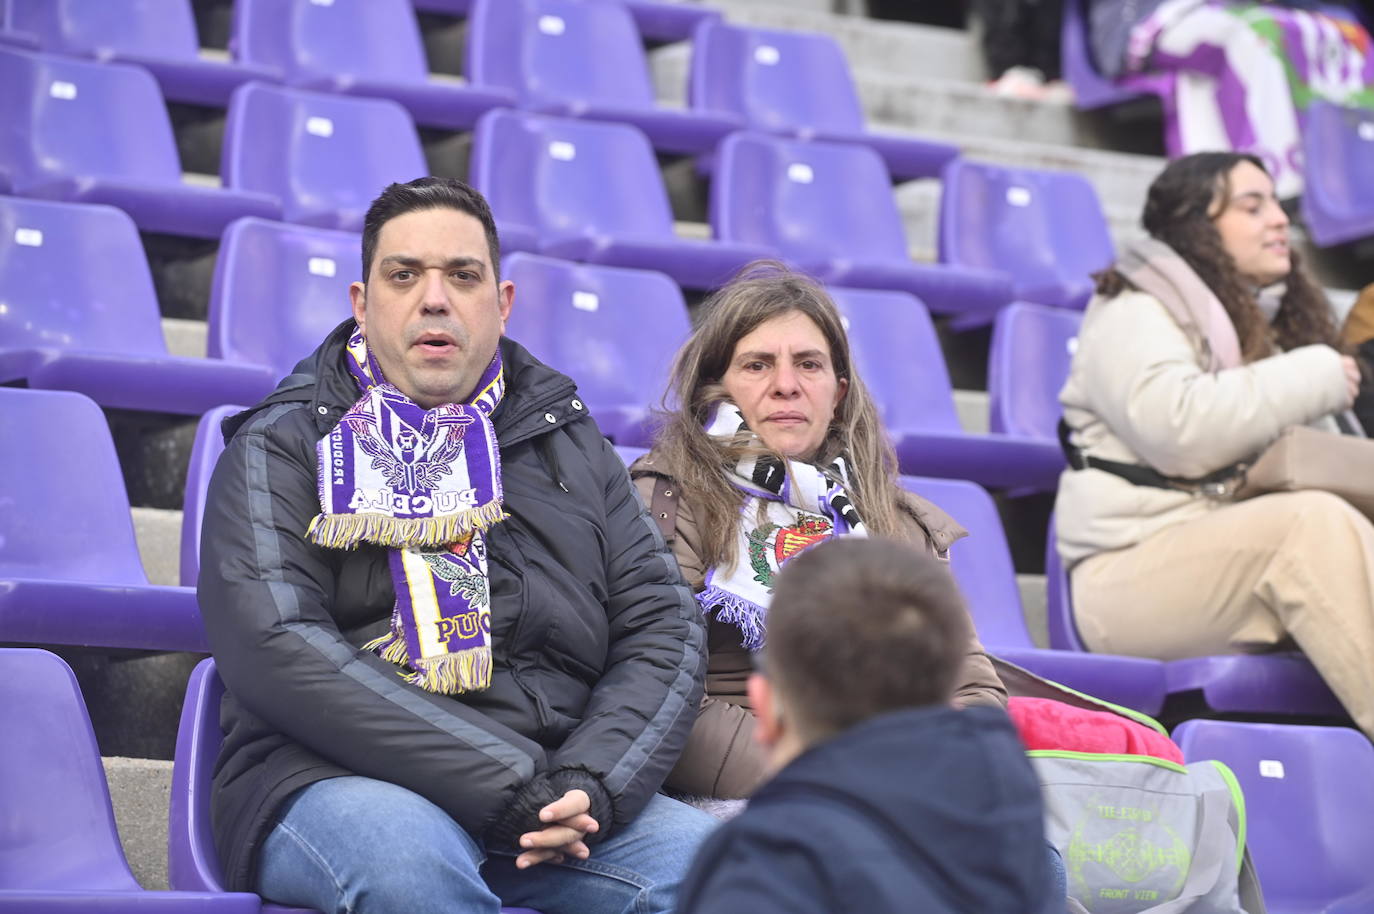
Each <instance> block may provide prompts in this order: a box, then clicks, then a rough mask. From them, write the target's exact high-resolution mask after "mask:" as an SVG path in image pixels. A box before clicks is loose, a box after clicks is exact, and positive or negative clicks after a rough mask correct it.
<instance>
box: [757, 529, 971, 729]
mask: <svg viewBox="0 0 1374 914" xmlns="http://www.w3.org/2000/svg"><path fill="white" fill-rule="evenodd" d="M969 636H970V631H969V619H968V611H967V610H966V609H965V607H964V600H963V597H962V596H961V595H960V593H959V588H958V587H957V585H956V584H955V583H954V577H953V576H952V575H951V574H950V572H949V569H948V568H947V567H946V565H945V563H943V562H941V561H939V560H938V559H935V558H934V557H932V556H930V555H929V554H927V553H925V552H923V551H920V550H917V549H916V548H914V547H912V546H910V545H908V544H906V543H902V542H898V541H896V540H889V539H868V538H862V537H843V538H840V539H835V540H831V541H830V542H827V543H823V544H821V545H819V546H814V547H812V548H810V549H808V550H806V551H805V552H803V553H802V554H801V555H798V556H796V557H795V558H793V559H792V560H791V561H789V562H788V563H787V564H786V565H785V566H784V567H783V569H782V572H781V574H780V575H779V577H778V580H777V583H776V585H775V589H774V592H773V600H772V603H771V605H770V606H769V609H768V641H767V647H766V648H765V655H766V656H765V664H764V665H765V669H766V672H767V675H768V676H769V678H770V679H771V680H772V681H773V684H774V685H775V687H776V688H777V689H778V690H779V692H781V696H780V699H781V703H782V705H783V707H784V709H785V710H784V715H785V716H786V717H788V718H790V719H792V720H793V721H794V722H795V723H796V724H797V725H798V726H799V727H800V729H801V730H802V732H804V733H806V734H807V735H808V736H811V737H820V736H824V735H827V734H829V733H834V732H838V731H840V730H843V729H845V728H847V727H850V726H852V725H854V724H857V723H859V722H861V721H864V720H867V719H868V718H870V717H873V716H874V715H877V714H882V713H885V712H888V711H896V710H900V709H903V708H913V707H921V706H925V705H933V704H940V703H946V702H948V701H949V700H950V699H951V698H952V697H953V695H954V690H955V686H956V684H957V683H956V681H955V680H956V677H957V675H958V673H959V670H960V668H961V667H962V665H963V661H964V656H965V654H966V653H967V651H968V641H969Z"/></svg>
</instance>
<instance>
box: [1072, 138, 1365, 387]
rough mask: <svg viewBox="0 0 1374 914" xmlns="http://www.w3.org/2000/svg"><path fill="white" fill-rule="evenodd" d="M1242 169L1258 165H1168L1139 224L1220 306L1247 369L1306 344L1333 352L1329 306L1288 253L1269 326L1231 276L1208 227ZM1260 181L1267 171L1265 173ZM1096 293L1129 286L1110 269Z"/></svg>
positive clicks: (1203, 156) (1335, 342)
mask: <svg viewBox="0 0 1374 914" xmlns="http://www.w3.org/2000/svg"><path fill="white" fill-rule="evenodd" d="M1242 162H1249V163H1250V164H1252V165H1254V166H1255V167H1256V168H1259V169H1260V170H1262V171H1263V170H1264V163H1263V162H1261V161H1260V160H1259V159H1258V158H1256V157H1255V156H1252V155H1248V154H1246V153H1241V152H1199V153H1195V154H1194V155H1189V156H1184V157H1183V158H1180V159H1175V160H1174V161H1172V162H1170V163H1169V164H1168V166H1167V167H1165V169H1164V170H1163V171H1162V172H1160V174H1159V177H1157V178H1155V180H1154V182H1153V183H1152V184H1151V185H1150V190H1149V193H1148V194H1147V195H1146V199H1145V211H1144V212H1143V213H1142V214H1141V218H1140V221H1141V223H1142V224H1143V225H1144V227H1145V231H1147V232H1149V233H1150V235H1151V237H1153V238H1155V239H1157V240H1159V241H1162V242H1164V243H1165V244H1167V245H1168V246H1169V247H1171V248H1173V249H1174V250H1175V251H1176V252H1178V255H1179V256H1180V257H1182V258H1183V259H1184V261H1186V262H1187V263H1188V265H1189V266H1190V267H1192V268H1193V271H1194V272H1196V273H1197V275H1198V276H1199V277H1200V278H1201V279H1202V281H1203V282H1204V283H1206V284H1207V287H1208V288H1210V289H1211V290H1212V291H1213V292H1214V293H1215V294H1216V296H1217V298H1218V299H1220V300H1221V304H1222V307H1224V308H1225V309H1226V313H1227V314H1228V315H1230V317H1231V323H1232V324H1234V325H1235V328H1236V336H1237V337H1239V339H1240V348H1241V356H1242V358H1243V359H1244V360H1245V361H1246V362H1253V361H1255V360H1256V359H1262V358H1264V357H1265V356H1268V355H1272V354H1273V352H1274V345H1275V344H1277V345H1278V347H1279V348H1280V349H1284V350H1288V349H1293V348H1295V347H1297V346H1305V345H1307V344H1309V343H1326V344H1328V345H1330V346H1333V347H1335V348H1337V349H1340V348H1341V346H1340V342H1339V339H1338V338H1337V330H1336V322H1335V317H1334V316H1333V314H1332V311H1331V305H1330V302H1328V301H1327V299H1326V294H1325V293H1324V292H1323V291H1322V288H1321V286H1320V285H1318V284H1317V283H1316V282H1315V281H1314V280H1313V279H1312V277H1311V276H1310V275H1309V274H1308V272H1307V270H1306V269H1305V268H1304V266H1303V263H1302V257H1301V255H1299V254H1298V252H1297V251H1296V250H1292V251H1291V252H1290V255H1289V256H1290V259H1291V267H1290V269H1289V271H1288V275H1287V276H1286V277H1285V278H1284V282H1285V283H1286V284H1287V289H1286V291H1285V292H1284V294H1283V298H1282V300H1281V303H1280V305H1279V310H1278V314H1277V316H1275V318H1274V322H1273V324H1272V325H1270V323H1269V322H1268V321H1266V320H1265V318H1264V314H1263V313H1262V312H1261V311H1260V309H1259V305H1258V303H1257V302H1256V300H1255V291H1256V290H1255V289H1254V287H1253V284H1252V283H1249V282H1247V281H1246V279H1245V278H1244V277H1243V276H1241V274H1240V271H1239V270H1238V269H1236V262H1235V259H1234V258H1232V257H1231V255H1230V254H1229V253H1227V251H1226V248H1225V247H1224V246H1223V245H1222V241H1221V233H1220V232H1218V231H1217V227H1216V223H1215V222H1214V221H1213V220H1215V219H1216V217H1217V216H1219V215H1220V214H1221V212H1222V209H1223V208H1224V207H1225V205H1226V201H1227V200H1229V199H1230V196H1231V171H1232V170H1233V169H1234V168H1235V167H1236V166H1237V165H1239V164H1240V163H1242ZM1266 174H1267V172H1266ZM1095 278H1096V280H1097V292H1098V294H1099V295H1103V296H1106V297H1112V296H1115V295H1118V294H1120V293H1121V292H1122V291H1123V290H1125V289H1128V288H1130V287H1131V284H1130V283H1129V282H1128V281H1127V279H1126V278H1125V277H1124V276H1122V275H1121V274H1120V273H1119V272H1117V271H1116V270H1115V269H1109V270H1105V271H1103V272H1102V273H1099V274H1097V276H1096V277H1095Z"/></svg>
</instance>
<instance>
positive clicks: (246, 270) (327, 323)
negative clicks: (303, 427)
mask: <svg viewBox="0 0 1374 914" xmlns="http://www.w3.org/2000/svg"><path fill="white" fill-rule="evenodd" d="M378 190H379V191H380V190H381V188H380V187H379V188H378ZM361 249H362V240H361V238H360V237H359V236H358V235H357V234H355V233H353V232H339V231H333V230H331V229H318V228H310V227H308V226H300V225H289V224H287V223H284V222H269V221H267V220H265V219H240V220H239V221H238V222H235V223H234V224H233V225H231V226H229V228H227V229H226V230H225V232H224V239H223V240H222V241H221V242H220V251H219V259H218V261H217V262H216V263H215V277H214V281H213V282H212V283H211V286H210V313H209V338H208V340H207V341H206V352H207V353H208V354H209V355H210V356H211V357H215V358H222V359H231V360H233V361H235V362H241V363H244V364H250V365H262V366H265V367H266V368H267V370H268V372H269V374H271V375H272V377H273V378H283V377H285V376H286V375H288V374H290V373H291V372H292V370H293V369H294V368H295V367H296V363H297V362H299V361H300V360H301V359H303V358H305V357H306V356H308V355H310V353H312V352H314V351H315V347H316V346H318V345H319V344H320V340H322V339H324V338H325V336H326V335H327V334H328V333H329V331H330V330H333V329H334V328H335V327H336V326H338V324H339V322H340V321H342V320H345V319H346V318H348V317H350V316H352V314H353V311H352V306H351V305H350V303H349V297H348V287H349V285H350V284H351V283H352V282H353V281H354V280H356V279H359V278H361V277H360V274H361V271H362V265H361V263H360V262H359V252H360V251H361ZM220 402H226V401H223V400H221V401H220ZM239 402H248V401H239Z"/></svg>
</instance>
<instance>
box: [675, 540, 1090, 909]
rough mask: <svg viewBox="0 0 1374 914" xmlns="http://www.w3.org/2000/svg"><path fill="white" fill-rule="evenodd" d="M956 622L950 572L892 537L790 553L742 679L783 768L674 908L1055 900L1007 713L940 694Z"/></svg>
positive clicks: (714, 839)
mask: <svg viewBox="0 0 1374 914" xmlns="http://www.w3.org/2000/svg"><path fill="white" fill-rule="evenodd" d="M967 620H968V614H967V612H966V611H965V610H964V608H963V601H962V599H961V598H960V596H959V592H958V590H957V589H956V587H955V584H954V579H953V577H952V576H951V575H950V573H949V570H948V569H947V568H946V567H945V566H944V565H943V564H942V563H940V562H938V561H936V560H935V559H933V558H931V557H930V556H928V555H925V554H922V553H919V552H917V551H916V550H914V549H912V548H911V547H910V546H908V545H906V544H903V543H898V542H896V541H892V540H875V539H862V538H856V537H843V538H841V539H838V540H832V541H831V542H828V543H824V544H822V545H819V546H814V547H812V548H811V549H808V550H807V551H806V552H804V553H802V554H801V555H799V556H797V557H796V558H794V559H793V560H792V561H791V562H789V563H788V564H787V567H786V568H784V569H783V571H782V573H781V574H780V575H779V576H778V580H777V583H776V586H775V589H774V594H773V603H772V605H771V606H770V607H769V610H768V643H767V645H766V647H765V648H764V651H763V652H762V654H763V655H764V661H763V663H762V664H761V667H762V669H761V671H760V672H759V673H755V674H754V675H752V676H751V677H750V679H749V684H748V689H749V697H750V700H751V703H752V705H753V708H754V713H755V714H757V715H758V728H757V730H756V735H757V736H758V737H759V738H760V739H761V740H762V741H763V742H764V743H765V744H766V745H767V746H769V747H770V749H771V750H772V762H773V763H774V764H775V765H777V766H782V767H781V770H780V771H778V772H777V774H775V775H774V776H773V778H772V780H770V781H768V782H767V783H765V784H764V785H763V786H762V787H760V788H759V789H758V791H757V792H755V794H754V796H753V797H752V798H751V799H750V801H749V805H748V807H747V808H746V809H745V810H744V812H743V813H741V814H740V815H739V816H738V817H737V818H735V819H733V820H731V821H730V822H728V823H726V824H725V825H723V826H722V827H721V828H720V829H719V830H718V831H717V832H716V833H715V834H714V835H712V836H711V838H709V839H708V840H707V842H706V844H705V845H704V846H703V847H702V849H701V853H700V854H699V855H698V857H697V860H696V862H695V863H694V864H693V867H692V872H691V874H690V875H689V876H688V877H687V881H686V882H685V883H684V885H683V887H682V894H681V900H680V901H679V906H678V914H848V912H851V911H863V912H867V914H905V912H908V911H912V912H915V911H919V912H921V914H974V912H977V914H993V912H997V914H1013V912H1014V914H1050V912H1061V914H1062V912H1063V910H1064V891H1063V888H1062V887H1058V886H1055V885H1054V880H1055V876H1054V872H1053V869H1052V866H1051V861H1050V859H1047V856H1046V845H1045V833H1044V825H1043V821H1042V815H1043V811H1042V808H1041V803H1040V787H1039V784H1038V783H1037V781H1036V778H1035V774H1034V772H1033V771H1032V770H1031V766H1030V763H1029V762H1028V761H1027V759H1026V756H1025V749H1024V747H1023V746H1022V744H1021V741H1020V739H1019V738H1018V736H1017V734H1016V731H1015V729H1013V727H1012V724H1011V721H1010V719H1009V718H1008V717H1007V715H1006V713H1005V712H1004V711H1002V709H1001V708H987V707H975V708H966V709H964V710H955V709H954V708H953V707H952V706H951V704H950V700H951V698H952V696H953V693H954V684H955V675H956V673H957V671H958V669H959V664H960V662H961V660H962V657H963V654H964V648H965V646H966V645H967V644H968V637H969V636H968V621H967Z"/></svg>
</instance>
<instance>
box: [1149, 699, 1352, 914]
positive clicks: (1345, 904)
mask: <svg viewBox="0 0 1374 914" xmlns="http://www.w3.org/2000/svg"><path fill="white" fill-rule="evenodd" d="M1174 739H1175V740H1176V741H1177V742H1178V744H1179V747H1180V748H1182V750H1183V756H1184V758H1186V759H1187V760H1188V761H1190V762H1196V761H1201V760H1203V759H1217V760H1218V761H1221V762H1222V763H1223V764H1225V765H1226V766H1227V767H1228V768H1230V769H1231V771H1232V773H1233V774H1235V776H1236V780H1237V781H1238V782H1239V784H1240V787H1241V790H1242V791H1243V792H1244V794H1245V811H1246V816H1245V819H1244V821H1245V822H1246V829H1245V843H1246V846H1247V847H1248V848H1249V851H1250V855H1251V858H1252V859H1253V860H1254V863H1255V871H1256V873H1257V874H1258V875H1259V878H1260V882H1261V883H1262V884H1263V886H1264V903H1265V907H1266V909H1267V910H1268V911H1269V912H1270V914H1312V912H1321V914H1368V912H1369V911H1371V910H1374V870H1371V869H1370V867H1369V861H1368V855H1367V853H1366V851H1365V849H1366V848H1368V847H1369V845H1370V842H1371V840H1374V834H1371V826H1370V822H1371V821H1374V746H1371V745H1370V742H1369V739H1368V737H1366V736H1365V735H1364V734H1362V733H1360V732H1359V731H1357V730H1352V729H1349V728H1346V727H1313V726H1303V725H1298V724H1259V723H1240V722H1236V721H1220V720H1205V719H1198V720H1189V721H1185V722H1183V723H1182V724H1179V725H1178V727H1177V728H1175V730H1174Z"/></svg>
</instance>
